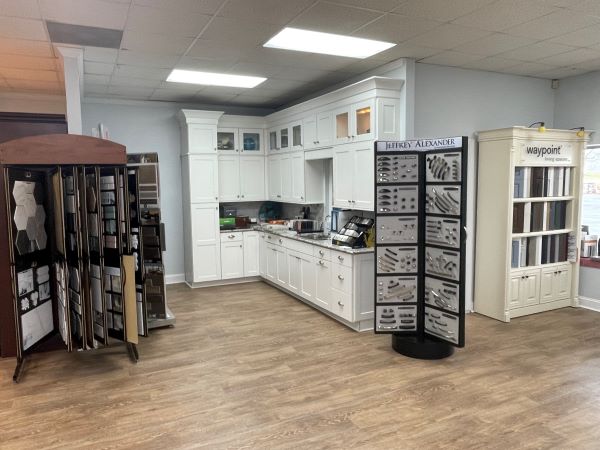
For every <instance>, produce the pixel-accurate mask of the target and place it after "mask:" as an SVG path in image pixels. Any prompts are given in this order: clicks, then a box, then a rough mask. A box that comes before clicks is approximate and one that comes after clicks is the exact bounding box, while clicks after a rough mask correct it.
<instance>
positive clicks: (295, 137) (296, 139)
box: [291, 122, 303, 150]
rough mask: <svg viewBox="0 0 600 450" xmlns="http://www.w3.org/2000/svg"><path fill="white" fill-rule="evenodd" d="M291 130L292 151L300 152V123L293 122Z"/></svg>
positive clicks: (301, 146)
mask: <svg viewBox="0 0 600 450" xmlns="http://www.w3.org/2000/svg"><path fill="white" fill-rule="evenodd" d="M291 128H292V150H302V148H303V145H302V144H303V142H302V122H295V123H293V124H292V125H291Z"/></svg>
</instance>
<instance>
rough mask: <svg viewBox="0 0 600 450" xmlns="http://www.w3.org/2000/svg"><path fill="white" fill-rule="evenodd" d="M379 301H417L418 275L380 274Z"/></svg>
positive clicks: (378, 284) (378, 283) (378, 280)
mask: <svg viewBox="0 0 600 450" xmlns="http://www.w3.org/2000/svg"><path fill="white" fill-rule="evenodd" d="M377 301H378V302H379V303H414V302H416V301H417V277H416V276H410V277H403V276H378V277H377Z"/></svg>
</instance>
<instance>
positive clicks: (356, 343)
mask: <svg viewBox="0 0 600 450" xmlns="http://www.w3.org/2000/svg"><path fill="white" fill-rule="evenodd" d="M168 293H169V302H170V305H171V308H172V310H173V312H174V313H175V314H176V316H177V325H176V327H175V328H171V329H162V330H155V331H154V332H152V335H151V337H150V338H147V339H142V341H141V343H140V345H139V353H140V358H141V360H140V362H139V363H138V364H137V365H133V364H131V363H130V362H129V360H128V358H127V356H126V354H125V350H124V347H122V346H119V347H115V348H112V349H107V350H101V351H98V352H95V353H94V352H86V353H74V354H67V353H66V352H65V353H62V352H53V353H46V354H40V355H36V356H35V357H34V358H33V359H31V360H30V362H29V363H28V366H27V368H26V373H25V375H24V378H23V380H22V383H21V384H19V385H13V383H12V381H11V377H12V372H13V369H14V360H13V359H5V360H0V448H2V449H21V448H24V449H36V450H39V449H43V448H44V449H45V448H56V449H70V448H78V449H79V448H90V449H98V448H140V449H178V448H207V449H221V448H265V449H272V448H302V449H320V448H335V449H338V448H340V449H342V448H343V449H346V448H364V449H378V448H382V449H412V448H414V449H421V450H423V449H434V448H449V449H465V448H481V449H516V448H559V449H576V448H590V449H598V448H600V426H599V424H600V314H599V313H595V312H591V311H587V310H584V309H571V308H567V309H563V310H559V311H554V312H549V313H544V314H538V315H535V316H529V317H525V318H520V319H515V320H513V321H512V322H511V323H510V324H503V323H500V322H496V321H494V320H491V319H487V318H484V317H482V316H478V315H475V314H472V315H470V316H469V317H468V319H467V347H466V348H465V349H463V350H459V351H457V353H456V354H455V355H454V356H453V357H451V358H449V359H446V360H442V361H419V360H411V359H408V358H405V357H402V356H400V355H398V354H396V353H394V352H393V351H392V350H391V348H390V337H389V336H375V335H373V334H372V333H371V332H365V333H356V332H354V331H351V330H349V329H348V328H346V327H344V326H342V325H340V324H338V323H337V322H335V321H333V320H332V319H329V318H328V317H326V316H324V315H323V314H320V313H318V312H316V311H315V310H313V309H312V308H310V307H308V306H306V305H304V304H302V303H300V302H299V301H297V300H294V299H293V298H291V297H289V296H288V295H286V294H284V293H282V292H280V291H278V290H276V289H274V288H272V287H270V286H268V285H266V284H264V283H249V284H245V285H235V286H228V287H216V288H208V289H199V290H193V291H192V290H190V289H188V288H186V287H184V286H181V285H180V286H176V287H169V289H168Z"/></svg>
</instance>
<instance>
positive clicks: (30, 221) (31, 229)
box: [26, 217, 38, 241]
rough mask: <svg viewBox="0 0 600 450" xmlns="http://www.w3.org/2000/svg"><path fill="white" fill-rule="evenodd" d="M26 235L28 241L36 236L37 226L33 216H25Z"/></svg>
mask: <svg viewBox="0 0 600 450" xmlns="http://www.w3.org/2000/svg"><path fill="white" fill-rule="evenodd" d="M26 230H27V237H28V238H29V240H30V241H34V240H35V239H36V238H37V232H38V226H37V222H36V221H35V217H28V218H27V228H26Z"/></svg>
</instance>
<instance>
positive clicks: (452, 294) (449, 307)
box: [425, 277, 460, 314]
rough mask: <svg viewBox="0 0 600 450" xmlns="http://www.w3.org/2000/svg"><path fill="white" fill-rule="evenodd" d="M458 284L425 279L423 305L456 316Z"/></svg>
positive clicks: (457, 309) (458, 308) (430, 278)
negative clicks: (425, 304)
mask: <svg viewBox="0 0 600 450" xmlns="http://www.w3.org/2000/svg"><path fill="white" fill-rule="evenodd" d="M459 291H460V287H459V286H458V284H455V283H450V282H448V281H442V280H438V279H437V278H432V277H425V303H427V304H428V305H431V306H436V307H438V308H442V309H444V310H446V311H449V312H452V313H455V314H458V312H459V311H460V303H459Z"/></svg>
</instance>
